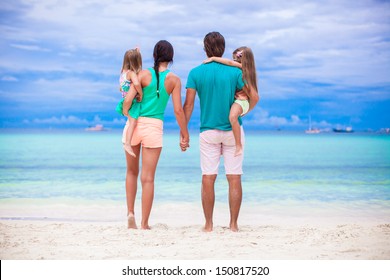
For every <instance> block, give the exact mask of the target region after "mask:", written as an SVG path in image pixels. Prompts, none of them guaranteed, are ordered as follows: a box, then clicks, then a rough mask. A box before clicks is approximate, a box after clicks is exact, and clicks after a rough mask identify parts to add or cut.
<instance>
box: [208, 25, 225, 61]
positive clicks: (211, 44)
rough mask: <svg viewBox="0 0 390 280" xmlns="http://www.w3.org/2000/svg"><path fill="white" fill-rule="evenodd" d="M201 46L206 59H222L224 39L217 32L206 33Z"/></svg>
mask: <svg viewBox="0 0 390 280" xmlns="http://www.w3.org/2000/svg"><path fill="white" fill-rule="evenodd" d="M203 44H204V50H205V52H206V54H207V56H208V57H212V56H217V57H222V55H223V53H224V52H225V38H224V37H223V36H222V35H221V33H219V32H216V31H214V32H210V33H208V34H207V35H206V36H205V37H204V40H203Z"/></svg>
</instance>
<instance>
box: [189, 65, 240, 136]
mask: <svg viewBox="0 0 390 280" xmlns="http://www.w3.org/2000/svg"><path fill="white" fill-rule="evenodd" d="M243 86H244V83H243V81H242V71H241V69H239V68H236V67H231V66H227V65H223V64H220V63H217V62H211V63H207V64H202V65H200V66H198V67H195V68H194V69H192V70H191V72H190V74H189V76H188V80H187V85H186V88H192V89H195V90H196V91H197V92H198V96H199V100H200V109H201V116H200V121H201V125H200V131H201V132H202V131H205V130H210V129H218V130H231V129H232V128H231V125H230V122H229V112H230V106H231V105H232V103H233V102H234V95H235V93H236V91H237V90H241V89H242V87H243ZM239 121H240V123H241V119H240V120H239Z"/></svg>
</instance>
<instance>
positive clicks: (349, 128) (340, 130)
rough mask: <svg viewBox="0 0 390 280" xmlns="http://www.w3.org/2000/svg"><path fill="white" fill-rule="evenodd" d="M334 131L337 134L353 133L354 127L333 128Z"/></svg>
mask: <svg viewBox="0 0 390 280" xmlns="http://www.w3.org/2000/svg"><path fill="white" fill-rule="evenodd" d="M333 131H334V132H336V133H352V132H353V129H352V127H350V126H348V127H346V128H333Z"/></svg>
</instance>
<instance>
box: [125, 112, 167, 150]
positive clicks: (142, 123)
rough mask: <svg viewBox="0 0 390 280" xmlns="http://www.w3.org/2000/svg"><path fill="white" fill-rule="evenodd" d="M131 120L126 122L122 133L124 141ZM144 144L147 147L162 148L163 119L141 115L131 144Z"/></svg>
mask: <svg viewBox="0 0 390 280" xmlns="http://www.w3.org/2000/svg"><path fill="white" fill-rule="evenodd" d="M128 126H129V122H128V121H127V122H126V125H125V128H124V129H123V134H122V143H125V140H126V131H127V128H128ZM139 144H142V147H145V148H161V147H162V146H163V121H162V120H160V119H155V118H147V117H139V118H138V120H137V126H136V127H135V129H134V133H133V137H132V138H131V146H137V145H139Z"/></svg>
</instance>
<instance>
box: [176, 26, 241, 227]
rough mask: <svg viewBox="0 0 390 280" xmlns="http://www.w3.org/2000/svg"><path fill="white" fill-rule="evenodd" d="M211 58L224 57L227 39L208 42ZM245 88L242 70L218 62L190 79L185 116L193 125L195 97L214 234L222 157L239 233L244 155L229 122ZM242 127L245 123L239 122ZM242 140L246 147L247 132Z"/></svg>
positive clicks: (206, 205)
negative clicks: (236, 98)
mask: <svg viewBox="0 0 390 280" xmlns="http://www.w3.org/2000/svg"><path fill="white" fill-rule="evenodd" d="M204 50H205V52H206V54H207V57H212V56H217V57H222V55H223V53H224V51H225V39H224V37H223V36H222V35H221V34H220V33H219V32H210V33H208V34H207V35H206V36H205V38H204ZM243 86H244V82H243V80H242V71H241V69H239V68H236V67H232V66H227V65H224V64H220V63H217V62H211V63H207V64H202V65H200V66H198V67H195V68H194V69H192V70H191V72H190V74H189V76H188V79H187V85H186V88H187V92H186V100H185V103H184V107H183V108H184V113H185V115H186V118H187V122H189V120H190V118H191V115H192V111H193V108H194V102H195V96H196V93H198V97H199V101H200V135H199V146H200V154H201V169H202V205H203V212H204V215H205V219H206V223H205V227H204V230H205V231H212V230H213V209H214V202H215V192H214V184H215V180H216V178H217V175H218V167H219V162H220V157H221V155H222V156H223V157H224V165H225V173H226V177H227V180H228V182H229V203H230V229H231V230H232V231H237V230H238V225H237V220H238V215H239V212H240V207H241V201H242V186H241V175H242V162H243V153H242V154H241V155H239V156H234V153H235V141H234V136H233V132H232V127H231V125H230V121H229V112H230V107H231V105H232V104H233V102H234V96H235V93H236V91H238V90H241V89H242V88H243ZM239 122H240V124H241V119H239ZM241 139H242V144H243V147H244V145H245V138H244V131H243V129H242V127H241Z"/></svg>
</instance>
